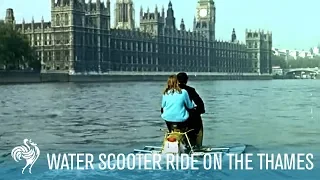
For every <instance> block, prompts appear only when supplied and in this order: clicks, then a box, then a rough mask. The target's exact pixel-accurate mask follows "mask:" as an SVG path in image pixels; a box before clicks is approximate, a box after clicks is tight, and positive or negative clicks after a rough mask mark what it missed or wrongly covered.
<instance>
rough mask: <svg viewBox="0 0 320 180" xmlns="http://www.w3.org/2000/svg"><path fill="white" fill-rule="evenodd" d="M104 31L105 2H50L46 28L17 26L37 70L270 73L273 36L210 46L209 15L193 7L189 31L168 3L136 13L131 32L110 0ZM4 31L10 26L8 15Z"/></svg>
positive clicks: (206, 1)
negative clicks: (33, 51)
mask: <svg viewBox="0 0 320 180" xmlns="http://www.w3.org/2000/svg"><path fill="white" fill-rule="evenodd" d="M115 6H116V7H115V13H114V27H113V28H111V21H110V17H111V12H110V0H107V2H105V3H103V2H101V1H100V0H96V2H95V3H93V2H91V0H89V2H88V3H86V2H85V0H51V22H44V21H43V20H42V21H41V22H34V21H33V20H32V22H31V23H25V22H24V21H23V22H22V24H16V25H15V26H14V27H15V28H16V29H17V30H19V31H21V32H22V33H23V34H25V35H27V37H28V38H29V40H30V43H31V45H32V46H34V47H35V48H36V49H37V53H38V57H39V60H41V62H42V70H43V71H44V72H45V71H66V72H67V71H69V72H76V73H84V72H100V73H104V72H110V71H153V72H155V71H186V72H227V73H251V72H253V73H262V74H265V73H268V74H270V73H271V52H272V50H271V47H272V34H271V33H269V32H267V33H264V32H263V31H262V32H260V31H259V32H256V31H246V44H241V43H239V42H238V41H237V40H236V34H235V31H234V30H233V32H232V35H231V41H228V42H226V41H217V40H216V39H215V22H216V7H215V4H214V2H213V0H199V1H198V6H197V13H196V16H195V18H194V24H193V31H190V30H186V28H185V25H184V21H183V20H181V23H180V26H179V27H176V19H175V16H174V10H173V7H172V3H171V2H169V4H168V8H167V10H166V12H165V9H164V8H162V9H161V10H160V9H158V7H155V9H154V10H153V11H152V12H151V11H150V10H149V8H148V10H147V11H144V10H143V9H142V7H141V10H140V27H139V28H136V27H135V18H134V16H135V11H134V5H133V2H132V0H117V1H116V5H115ZM5 22H6V23H13V24H15V19H14V14H13V10H12V9H8V10H7V14H6V18H5Z"/></svg>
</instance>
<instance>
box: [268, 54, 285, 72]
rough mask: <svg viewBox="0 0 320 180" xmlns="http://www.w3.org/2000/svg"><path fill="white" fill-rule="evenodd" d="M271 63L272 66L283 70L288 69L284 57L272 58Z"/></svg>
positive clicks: (273, 56)
mask: <svg viewBox="0 0 320 180" xmlns="http://www.w3.org/2000/svg"><path fill="white" fill-rule="evenodd" d="M271 62H272V66H280V67H281V68H282V69H285V68H287V67H288V64H287V61H286V60H285V58H284V57H282V56H275V55H272V56H271Z"/></svg>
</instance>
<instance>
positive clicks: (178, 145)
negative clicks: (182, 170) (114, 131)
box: [134, 128, 246, 156]
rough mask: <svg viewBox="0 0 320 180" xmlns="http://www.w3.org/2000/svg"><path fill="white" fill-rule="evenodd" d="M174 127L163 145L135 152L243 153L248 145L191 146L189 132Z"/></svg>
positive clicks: (166, 133) (197, 154) (198, 154)
mask: <svg viewBox="0 0 320 180" xmlns="http://www.w3.org/2000/svg"><path fill="white" fill-rule="evenodd" d="M190 131H192V129H191V130H188V131H185V132H183V131H181V130H179V129H177V128H174V129H173V130H172V131H171V132H168V131H166V132H165V135H164V139H163V143H162V146H145V147H144V148H143V149H134V153H151V154H154V153H157V154H178V155H180V154H189V155H191V154H192V155H194V156H204V155H206V154H217V153H224V154H229V153H230V154H231V153H232V154H242V153H244V152H245V149H246V145H235V146H230V147H201V148H194V147H192V146H191V143H190V140H189V137H188V135H187V133H188V132H190Z"/></svg>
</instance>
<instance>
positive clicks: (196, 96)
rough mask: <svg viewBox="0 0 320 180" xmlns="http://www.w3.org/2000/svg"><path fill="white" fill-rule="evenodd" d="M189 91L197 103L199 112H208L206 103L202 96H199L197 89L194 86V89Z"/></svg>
mask: <svg viewBox="0 0 320 180" xmlns="http://www.w3.org/2000/svg"><path fill="white" fill-rule="evenodd" d="M189 93H190V94H189V95H190V97H191V99H192V100H193V101H194V103H195V104H196V105H197V107H196V110H197V112H198V113H200V114H204V113H205V112H206V111H205V108H204V103H203V100H202V99H201V97H200V96H199V94H198V93H197V91H196V90H195V89H194V88H192V90H190V91H189Z"/></svg>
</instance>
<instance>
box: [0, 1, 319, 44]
mask: <svg viewBox="0 0 320 180" xmlns="http://www.w3.org/2000/svg"><path fill="white" fill-rule="evenodd" d="M86 1H88V0H86ZM92 1H93V2H95V0H92ZM104 1H106V0H104ZM115 1H116V0H111V3H112V15H111V19H112V22H113V17H114V16H113V10H114V3H115ZM133 1H134V3H135V13H136V20H137V21H139V11H140V6H141V5H142V6H143V8H144V10H145V11H146V10H147V7H149V8H150V11H154V8H155V5H156V4H157V5H158V7H159V8H161V7H162V6H164V7H165V8H167V5H168V2H169V0H133ZM171 2H172V4H173V8H174V10H175V17H176V24H177V26H179V24H180V21H181V18H184V21H185V24H186V26H187V29H188V28H190V29H192V23H193V17H194V15H195V10H196V5H197V0H171ZM187 2H188V3H187ZM215 4H216V11H217V12H216V15H217V17H216V21H217V22H216V38H217V39H223V40H230V38H231V32H232V28H235V29H236V33H237V36H238V39H239V40H240V41H244V32H245V29H246V28H248V29H257V30H258V29H259V28H260V29H265V30H271V31H272V33H273V46H274V47H279V48H288V49H305V50H307V49H309V48H310V47H314V46H317V45H318V43H319V42H320V25H319V23H318V21H317V16H316V12H318V11H319V10H318V8H319V7H320V1H319V0H304V1H298V0H295V1H293V0H215ZM7 8H13V9H14V13H15V17H16V20H17V23H21V21H22V19H23V18H25V20H26V21H27V22H30V21H31V19H32V17H34V19H35V21H40V20H41V17H42V16H43V17H44V20H45V21H50V18H51V17H50V0H0V17H1V18H4V16H5V10H6V9H7Z"/></svg>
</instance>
